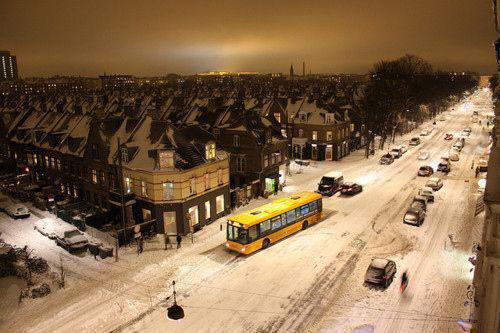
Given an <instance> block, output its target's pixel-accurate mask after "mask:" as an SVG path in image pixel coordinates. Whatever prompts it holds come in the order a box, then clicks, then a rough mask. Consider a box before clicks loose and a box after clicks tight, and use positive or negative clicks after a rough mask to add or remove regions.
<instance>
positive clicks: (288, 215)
mask: <svg viewBox="0 0 500 333" xmlns="http://www.w3.org/2000/svg"><path fill="white" fill-rule="evenodd" d="M286 220H287V221H288V223H293V222H294V221H295V209H292V210H291V211H289V212H287V213H286Z"/></svg>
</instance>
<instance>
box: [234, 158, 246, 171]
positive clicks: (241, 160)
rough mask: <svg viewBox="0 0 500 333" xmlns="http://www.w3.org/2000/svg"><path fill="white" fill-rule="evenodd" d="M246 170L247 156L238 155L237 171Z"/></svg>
mask: <svg viewBox="0 0 500 333" xmlns="http://www.w3.org/2000/svg"><path fill="white" fill-rule="evenodd" d="M243 171H245V157H244V156H237V157H236V172H243Z"/></svg>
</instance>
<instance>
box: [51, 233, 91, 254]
mask: <svg viewBox="0 0 500 333" xmlns="http://www.w3.org/2000/svg"><path fill="white" fill-rule="evenodd" d="M56 243H57V245H59V246H61V247H62V248H64V249H66V251H68V252H73V251H83V250H87V246H88V244H89V241H88V240H87V238H86V237H85V236H84V235H83V234H82V232H81V231H80V230H78V229H77V228H71V229H69V230H66V231H64V233H63V235H57V236H56Z"/></svg>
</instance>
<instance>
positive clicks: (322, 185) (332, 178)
mask: <svg viewBox="0 0 500 333" xmlns="http://www.w3.org/2000/svg"><path fill="white" fill-rule="evenodd" d="M343 183H344V175H343V174H342V172H338V171H332V172H329V173H327V174H326V175H324V176H323V177H322V178H321V181H320V182H319V184H318V190H317V191H316V192H318V193H320V194H322V195H328V196H332V195H334V194H335V193H337V192H338V191H340V189H341V186H342V184H343Z"/></svg>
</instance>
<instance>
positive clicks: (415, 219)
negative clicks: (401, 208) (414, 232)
mask: <svg viewBox="0 0 500 333" xmlns="http://www.w3.org/2000/svg"><path fill="white" fill-rule="evenodd" d="M424 219H425V211H424V210H423V209H421V208H417V207H410V208H408V210H407V211H406V214H405V216H404V217H403V223H404V224H410V225H414V226H417V227H420V226H421V225H422V223H424Z"/></svg>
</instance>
